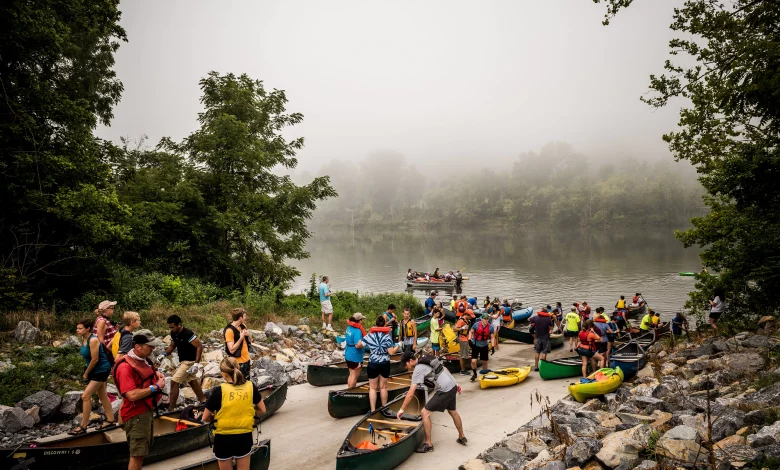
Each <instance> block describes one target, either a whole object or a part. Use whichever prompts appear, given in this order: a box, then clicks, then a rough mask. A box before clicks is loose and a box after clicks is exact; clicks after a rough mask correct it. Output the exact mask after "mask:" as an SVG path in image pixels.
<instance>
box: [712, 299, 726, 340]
mask: <svg viewBox="0 0 780 470" xmlns="http://www.w3.org/2000/svg"><path fill="white" fill-rule="evenodd" d="M714 295H715V296H714V297H713V298H712V300H710V314H709V322H710V326H711V327H712V329H713V330H715V331H718V320H720V316H721V315H722V314H723V310H725V308H726V292H725V291H724V290H723V289H722V288H717V289H715V292H714Z"/></svg>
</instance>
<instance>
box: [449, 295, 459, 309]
mask: <svg viewBox="0 0 780 470" xmlns="http://www.w3.org/2000/svg"><path fill="white" fill-rule="evenodd" d="M457 301H458V296H457V295H453V296H452V300H450V310H452V311H453V312H454V311H455V310H456V307H455V303H456V302H457Z"/></svg>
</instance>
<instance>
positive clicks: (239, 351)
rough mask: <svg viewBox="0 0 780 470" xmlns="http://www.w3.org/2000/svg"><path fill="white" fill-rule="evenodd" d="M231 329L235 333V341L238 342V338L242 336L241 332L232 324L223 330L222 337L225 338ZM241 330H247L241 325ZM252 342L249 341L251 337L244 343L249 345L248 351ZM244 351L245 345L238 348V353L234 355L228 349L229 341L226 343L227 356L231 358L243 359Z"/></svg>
mask: <svg viewBox="0 0 780 470" xmlns="http://www.w3.org/2000/svg"><path fill="white" fill-rule="evenodd" d="M228 328H230V331H232V332H233V341H234V342H235V341H238V337H239V336H241V332H240V331H239V330H238V328H236V327H235V326H233V325H232V324H231V323H228V324H227V326H226V327H225V329H224V330H222V337H223V338H224V337H225V332H226V331H227V330H228ZM241 329H242V330H245V329H246V327H245V326H244V325H241ZM251 342H252V341H250V340H249V337H246V338H244V343H245V344H246V345H247V349H248V348H249V343H251ZM242 349H244V345H243V344H242V345H241V347H240V348H236V352H234V353H232V352H230V348H228V345H227V341H225V354H227V355H228V356H230V357H235V358H239V357H241V350H242Z"/></svg>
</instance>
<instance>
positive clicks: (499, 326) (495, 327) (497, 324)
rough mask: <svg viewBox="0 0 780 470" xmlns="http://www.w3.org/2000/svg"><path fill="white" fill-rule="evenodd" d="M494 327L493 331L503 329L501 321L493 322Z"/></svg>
mask: <svg viewBox="0 0 780 470" xmlns="http://www.w3.org/2000/svg"><path fill="white" fill-rule="evenodd" d="M490 323H491V324H492V325H493V329H494V330H497V329H498V328H501V320H493V321H492V322H490Z"/></svg>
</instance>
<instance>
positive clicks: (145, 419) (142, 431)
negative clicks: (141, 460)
mask: <svg viewBox="0 0 780 470" xmlns="http://www.w3.org/2000/svg"><path fill="white" fill-rule="evenodd" d="M125 437H126V438H127V445H128V446H129V447H130V457H146V456H147V455H149V451H150V450H151V448H152V442H153V440H154V414H153V413H152V410H147V411H144V412H143V413H141V414H140V415H137V416H133V417H132V418H130V419H128V420H127V421H125Z"/></svg>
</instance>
